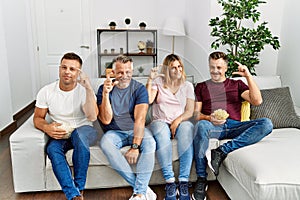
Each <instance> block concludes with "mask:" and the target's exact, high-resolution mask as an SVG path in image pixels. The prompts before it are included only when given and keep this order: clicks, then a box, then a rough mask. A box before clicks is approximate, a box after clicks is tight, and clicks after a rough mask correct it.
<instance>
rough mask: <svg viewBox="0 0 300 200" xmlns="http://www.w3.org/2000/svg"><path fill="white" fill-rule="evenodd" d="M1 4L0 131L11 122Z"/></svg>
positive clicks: (11, 113)
mask: <svg viewBox="0 0 300 200" xmlns="http://www.w3.org/2000/svg"><path fill="white" fill-rule="evenodd" d="M1 5H2V4H0V61H1V67H0V74H1V78H0V94H2V95H1V98H0V108H1V112H0V130H1V129H2V128H3V127H5V126H6V125H7V124H9V123H11V122H12V118H11V116H12V115H13V111H12V101H11V93H10V83H9V76H8V64H7V53H6V48H5V47H6V42H5V35H4V26H3V23H4V22H3V16H2V13H3V12H2V9H3V8H2V6H1Z"/></svg>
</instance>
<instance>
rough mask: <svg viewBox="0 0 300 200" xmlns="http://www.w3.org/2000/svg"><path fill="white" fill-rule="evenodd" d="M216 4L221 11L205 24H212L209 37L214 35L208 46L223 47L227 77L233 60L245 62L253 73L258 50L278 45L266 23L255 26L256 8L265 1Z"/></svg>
mask: <svg viewBox="0 0 300 200" xmlns="http://www.w3.org/2000/svg"><path fill="white" fill-rule="evenodd" d="M218 3H219V4H221V5H222V7H223V11H224V13H223V14H222V15H221V16H220V17H216V18H213V19H211V20H210V21H209V26H211V27H212V31H211V36H213V37H216V38H217V39H216V40H215V41H213V42H212V44H211V47H212V48H213V49H218V48H219V47H220V46H225V47H226V49H227V55H228V59H229V62H228V70H227V72H226V75H227V76H228V77H230V76H231V75H232V72H234V71H237V65H236V64H235V63H234V61H238V62H240V63H243V64H245V65H247V67H248V68H249V71H250V73H251V74H252V75H256V73H255V65H257V64H259V53H260V52H261V51H262V50H263V49H264V46H265V45H267V44H268V45H271V46H272V47H273V49H275V50H277V49H279V47H280V44H279V40H278V37H276V36H273V35H272V34H271V32H270V30H269V28H268V27H267V26H266V25H267V24H268V23H267V22H262V23H261V24H259V25H257V26H255V23H256V22H258V21H259V17H260V12H259V11H258V9H257V8H258V6H259V5H260V4H262V3H266V2H264V1H258V0H218ZM245 20H247V21H248V22H249V21H251V22H252V23H253V25H254V26H253V27H254V28H249V27H247V26H243V22H244V21H245ZM228 47H229V48H228Z"/></svg>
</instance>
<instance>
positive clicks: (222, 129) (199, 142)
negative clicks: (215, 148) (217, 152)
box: [194, 118, 273, 177]
mask: <svg viewBox="0 0 300 200" xmlns="http://www.w3.org/2000/svg"><path fill="white" fill-rule="evenodd" d="M272 129H273V124H272V122H271V120H270V119H268V118H260V119H255V120H250V121H244V122H240V121H235V120H231V119H228V120H227V121H226V123H225V124H223V125H220V126H214V125H213V124H212V123H211V122H209V121H207V120H200V121H198V122H197V124H196V125H195V138H194V149H195V162H196V173H197V175H198V177H199V176H200V177H207V173H206V166H207V159H206V157H205V152H206V150H207V149H208V145H209V139H210V138H217V139H220V140H222V139H232V140H231V141H228V142H226V143H224V144H223V145H221V146H220V149H221V150H222V151H223V152H224V153H225V154H228V153H230V152H231V151H234V150H236V149H239V148H241V147H245V146H248V145H251V144H254V143H256V142H258V141H260V140H261V139H262V138H264V137H265V136H266V135H268V134H269V133H271V132H272Z"/></svg>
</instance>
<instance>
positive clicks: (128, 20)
mask: <svg viewBox="0 0 300 200" xmlns="http://www.w3.org/2000/svg"><path fill="white" fill-rule="evenodd" d="M124 21H125V24H126V28H129V25H130V22H131V20H130V18H125V20H124Z"/></svg>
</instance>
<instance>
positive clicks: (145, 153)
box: [100, 128, 155, 195]
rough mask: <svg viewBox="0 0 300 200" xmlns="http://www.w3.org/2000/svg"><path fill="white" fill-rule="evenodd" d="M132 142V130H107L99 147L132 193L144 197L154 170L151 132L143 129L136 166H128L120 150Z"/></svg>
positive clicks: (153, 144) (153, 146) (153, 149)
mask: <svg viewBox="0 0 300 200" xmlns="http://www.w3.org/2000/svg"><path fill="white" fill-rule="evenodd" d="M132 140H133V131H132V130H131V131H121V130H109V131H107V132H106V133H105V134H104V135H103V136H102V139H101V141H100V147H101V149H102V151H103V153H104V154H105V156H106V157H107V159H108V161H109V163H110V165H111V166H112V168H113V169H114V170H116V171H117V172H118V173H119V174H120V175H121V176H122V177H123V178H124V179H125V180H126V181H127V182H128V183H129V184H130V185H131V186H132V187H133V193H134V194H144V195H146V191H147V187H148V183H149V181H150V178H151V175H152V171H153V168H154V154H155V141H154V138H153V137H152V134H151V132H150V131H149V130H148V129H147V128H145V131H144V138H143V140H142V143H141V145H140V155H139V158H138V161H137V164H136V166H130V164H129V163H128V162H127V160H126V158H125V156H124V155H123V154H122V152H121V151H120V149H121V148H122V147H124V146H129V145H131V144H132ZM135 167H136V169H135Z"/></svg>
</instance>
